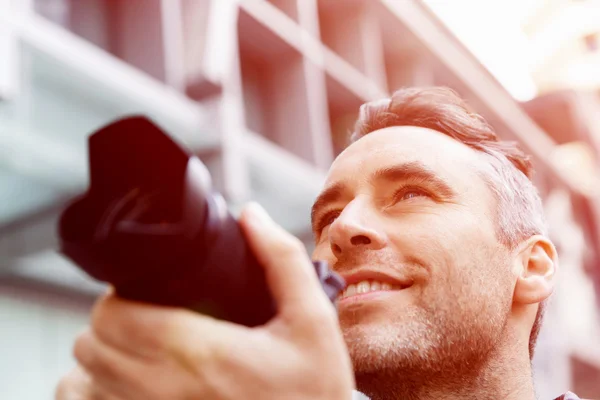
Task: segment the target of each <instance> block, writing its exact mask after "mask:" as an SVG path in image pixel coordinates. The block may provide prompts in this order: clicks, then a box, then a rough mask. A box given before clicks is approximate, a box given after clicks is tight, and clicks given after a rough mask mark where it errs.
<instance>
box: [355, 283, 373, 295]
mask: <svg viewBox="0 0 600 400" xmlns="http://www.w3.org/2000/svg"><path fill="white" fill-rule="evenodd" d="M370 288H371V285H370V284H369V282H368V281H363V282H360V283H359V284H358V286H356V293H368V292H369V290H370Z"/></svg>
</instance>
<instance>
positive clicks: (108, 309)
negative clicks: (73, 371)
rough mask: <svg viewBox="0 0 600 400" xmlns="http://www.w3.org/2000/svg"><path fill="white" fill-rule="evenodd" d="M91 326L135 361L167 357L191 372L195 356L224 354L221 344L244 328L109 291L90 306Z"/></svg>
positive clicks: (197, 357)
mask: <svg viewBox="0 0 600 400" xmlns="http://www.w3.org/2000/svg"><path fill="white" fill-rule="evenodd" d="M92 329H93V332H94V334H95V335H97V336H98V338H99V339H100V340H101V341H102V342H104V343H106V344H108V345H110V346H113V347H115V349H118V350H119V351H121V352H123V353H124V354H127V355H129V356H131V357H133V358H137V359H139V361H140V362H153V361H155V362H158V361H164V360H166V359H170V358H173V359H175V360H176V361H177V362H178V363H179V364H181V366H182V367H183V368H185V369H187V370H189V371H197V368H196V367H195V365H196V364H197V362H198V360H207V359H210V358H211V357H216V356H220V357H224V356H225V355H227V353H228V352H229V347H228V345H227V343H230V342H231V341H232V340H238V338H241V337H242V336H241V335H240V333H241V332H245V331H247V330H248V328H246V327H243V326H240V325H237V324H233V323H229V322H226V321H220V320H216V319H214V318H211V317H209V316H205V315H201V314H198V313H194V312H191V311H189V310H185V309H179V308H170V307H161V306H154V305H146V304H142V303H135V302H131V301H127V300H122V299H119V298H117V297H115V296H113V295H111V294H109V295H107V296H105V297H104V298H102V299H101V300H100V301H99V302H98V304H97V306H96V307H95V308H94V312H93V316H92Z"/></svg>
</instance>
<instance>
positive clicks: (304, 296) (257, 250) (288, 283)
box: [240, 203, 332, 315]
mask: <svg viewBox="0 0 600 400" xmlns="http://www.w3.org/2000/svg"><path fill="white" fill-rule="evenodd" d="M240 224H241V226H242V229H243V230H244V234H245V236H246V240H247V241H248V243H249V245H250V248H251V249H252V251H253V253H254V255H255V256H256V258H257V260H258V262H259V263H260V264H261V265H262V267H263V268H264V270H265V277H266V280H267V284H268V285H269V288H270V289H271V294H272V295H273V298H274V300H275V302H276V303H277V308H278V310H279V315H286V313H289V312H292V310H293V312H294V313H297V312H299V311H311V310H313V311H314V310H317V309H319V308H323V307H332V306H331V304H330V301H329V299H328V298H327V296H326V295H325V292H324V291H323V290H322V287H321V284H320V282H319V279H318V277H317V274H316V273H315V270H314V266H313V264H312V262H311V261H310V258H309V257H308V254H307V253H306V249H305V247H304V245H303V244H302V242H301V241H300V240H299V239H298V238H296V237H295V236H293V235H292V234H290V233H289V232H287V231H286V230H284V229H283V228H281V227H280V226H279V225H277V224H276V223H275V222H274V221H273V220H272V219H271V218H270V217H269V216H268V215H267V213H266V211H265V210H264V209H263V208H262V207H261V206H260V205H258V204H256V203H251V204H250V205H249V206H248V207H246V208H245V209H244V211H243V212H242V215H241V218H240Z"/></svg>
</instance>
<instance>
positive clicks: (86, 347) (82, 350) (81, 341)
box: [73, 329, 93, 364]
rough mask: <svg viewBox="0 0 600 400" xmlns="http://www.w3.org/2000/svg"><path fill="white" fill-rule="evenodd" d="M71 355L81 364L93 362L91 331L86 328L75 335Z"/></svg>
mask: <svg viewBox="0 0 600 400" xmlns="http://www.w3.org/2000/svg"><path fill="white" fill-rule="evenodd" d="M73 356H74V357H75V359H77V361H79V362H80V363H82V364H91V363H92V362H93V351H92V348H91V332H90V330H89V329H86V330H85V331H84V332H83V333H80V334H79V336H77V339H76V340H75V344H74V346H73Z"/></svg>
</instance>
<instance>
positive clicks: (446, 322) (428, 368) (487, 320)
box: [342, 288, 510, 400]
mask: <svg viewBox="0 0 600 400" xmlns="http://www.w3.org/2000/svg"><path fill="white" fill-rule="evenodd" d="M499 291H500V289H499V288H498V290H497V293H492V294H490V293H487V294H485V295H482V296H477V297H480V298H479V299H478V298H477V297H476V298H473V297H472V296H473V294H472V293H471V294H470V295H469V296H465V294H464V293H462V294H458V295H452V294H448V295H446V296H443V298H444V301H437V302H432V301H431V299H429V300H430V301H427V299H423V301H421V302H420V303H419V304H415V305H412V306H410V307H408V308H405V309H404V310H402V313H400V314H398V315H397V319H396V320H394V321H389V323H382V322H381V321H379V322H377V323H372V324H360V323H357V322H358V321H352V318H346V319H345V320H344V321H342V329H343V332H344V338H345V340H346V343H347V345H348V349H349V352H350V356H351V359H352V362H353V365H354V371H355V377H356V382H357V387H358V390H360V391H361V392H363V393H365V394H367V395H368V396H370V397H371V398H372V399H373V400H376V399H388V398H389V399H396V398H403V399H413V398H414V399H417V398H419V399H420V398H426V396H425V393H426V392H427V391H428V388H431V387H434V388H435V390H437V391H439V392H447V393H450V392H455V391H458V390H460V389H464V388H467V387H468V386H469V385H471V384H473V383H474V382H475V381H476V380H477V375H478V371H480V370H481V369H482V368H483V366H484V365H485V364H486V362H487V361H488V360H489V358H490V357H491V355H492V353H493V352H494V350H495V349H497V348H498V347H499V346H500V345H501V342H502V335H503V332H504V331H505V328H506V323H507V318H508V313H509V309H510V303H507V302H506V301H504V302H497V300H498V298H503V297H501V294H500V293H499ZM469 297H470V299H469ZM490 299H496V302H494V301H491V300H490ZM457 394H458V393H457Z"/></svg>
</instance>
